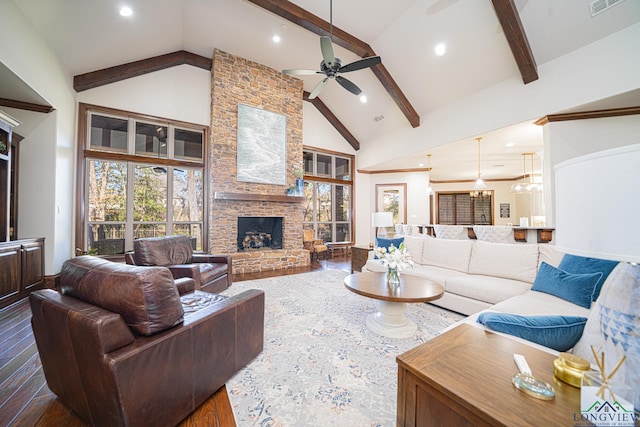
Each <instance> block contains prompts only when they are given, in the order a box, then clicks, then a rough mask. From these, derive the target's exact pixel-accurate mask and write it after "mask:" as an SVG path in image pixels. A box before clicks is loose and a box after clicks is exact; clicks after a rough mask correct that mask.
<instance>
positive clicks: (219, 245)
mask: <svg viewBox="0 0 640 427" xmlns="http://www.w3.org/2000/svg"><path fill="white" fill-rule="evenodd" d="M302 90H303V89H302V81H301V80H299V79H296V78H293V77H290V76H287V75H284V74H282V73H281V72H280V71H277V70H274V69H271V68H269V67H266V66H264V65H261V64H258V63H255V62H252V61H248V60H246V59H243V58H240V57H237V56H234V55H230V54H228V53H225V52H222V51H220V50H218V49H216V50H214V52H213V67H212V69H211V132H210V140H209V159H210V161H209V165H210V169H209V204H210V205H209V252H211V253H214V254H218V253H223V254H232V255H233V272H234V273H249V272H257V271H263V270H275V269H281V268H289V267H301V266H305V265H309V252H308V251H307V250H305V249H302V219H303V211H302V203H300V202H297V203H290V202H279V201H278V202H273V201H266V200H252V201H244V200H219V199H216V198H215V193H216V192H228V193H242V194H251V195H255V196H256V197H258V198H259V197H260V196H264V195H279V196H281V195H284V194H285V193H286V190H287V187H288V185H271V184H259V183H250V182H241V181H238V180H237V163H236V154H237V135H238V126H237V125H238V104H245V105H249V106H252V107H257V108H261V109H263V110H267V111H271V112H274V113H278V114H283V115H285V116H286V118H287V162H288V165H287V182H288V183H289V185H293V184H294V182H295V176H294V175H293V172H292V169H293V165H296V164H298V165H301V164H302V102H303V101H302ZM238 216H281V217H284V221H283V228H284V230H283V243H284V245H283V249H281V250H261V251H249V252H238V251H237V242H236V235H237V230H238V220H237V219H238Z"/></svg>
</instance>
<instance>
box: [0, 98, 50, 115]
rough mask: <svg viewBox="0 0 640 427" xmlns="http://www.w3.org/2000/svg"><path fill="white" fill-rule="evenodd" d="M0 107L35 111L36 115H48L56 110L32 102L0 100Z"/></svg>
mask: <svg viewBox="0 0 640 427" xmlns="http://www.w3.org/2000/svg"><path fill="white" fill-rule="evenodd" d="M0 106H2V107H9V108H16V109H18V110H26V111H35V112H36V113H45V114H48V113H50V112H52V111H54V110H55V108H53V107H52V106H50V105H43V104H34V103H31V102H24V101H17V100H15V99H7V98H0Z"/></svg>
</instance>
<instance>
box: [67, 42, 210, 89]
mask: <svg viewBox="0 0 640 427" xmlns="http://www.w3.org/2000/svg"><path fill="white" fill-rule="evenodd" d="M212 61H213V60H212V59H210V58H205V57H203V56H200V55H196V54H195V53H191V52H187V51H185V50H180V51H177V52H172V53H167V54H165V55H159V56H154V57H152V58H147V59H142V60H140V61H133V62H129V63H127V64H122V65H116V66H114V67H109V68H103V69H102V70H97V71H91V72H89V73H85V74H78V75H77V76H74V77H73V88H74V89H75V90H76V91H77V92H82V91H84V90H87V89H92V88H94V87H98V86H102V85H106V84H109V83H114V82H118V81H121V80H126V79H130V78H131V77H137V76H141V75H143V74H147V73H152V72H154V71H160V70H164V69H165V68H170V67H175V66H177V65H184V64H186V65H192V66H194V67H198V68H202V69H204V70H208V71H209V70H211V65H212Z"/></svg>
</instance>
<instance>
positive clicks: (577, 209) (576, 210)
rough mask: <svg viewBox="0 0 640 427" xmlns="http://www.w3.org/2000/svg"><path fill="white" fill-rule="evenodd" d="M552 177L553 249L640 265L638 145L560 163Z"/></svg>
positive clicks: (639, 161)
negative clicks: (554, 209)
mask: <svg viewBox="0 0 640 427" xmlns="http://www.w3.org/2000/svg"><path fill="white" fill-rule="evenodd" d="M555 176H556V204H555V206H556V226H555V227H556V247H557V248H558V249H559V250H561V251H563V252H567V253H571V254H574V255H580V256H586V257H592V258H602V259H610V260H614V261H627V262H635V263H640V197H639V195H638V186H639V185H640V144H634V145H627V146H624V147H619V148H614V149H610V150H605V151H600V152H597V153H592V154H588V155H585V156H581V157H577V158H575V159H571V160H568V161H565V162H562V163H559V164H558V165H556V167H555Z"/></svg>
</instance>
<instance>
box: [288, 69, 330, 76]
mask: <svg viewBox="0 0 640 427" xmlns="http://www.w3.org/2000/svg"><path fill="white" fill-rule="evenodd" d="M282 72H283V73H284V74H289V75H294V76H311V75H313V74H323V73H322V72H321V71H315V70H282Z"/></svg>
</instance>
